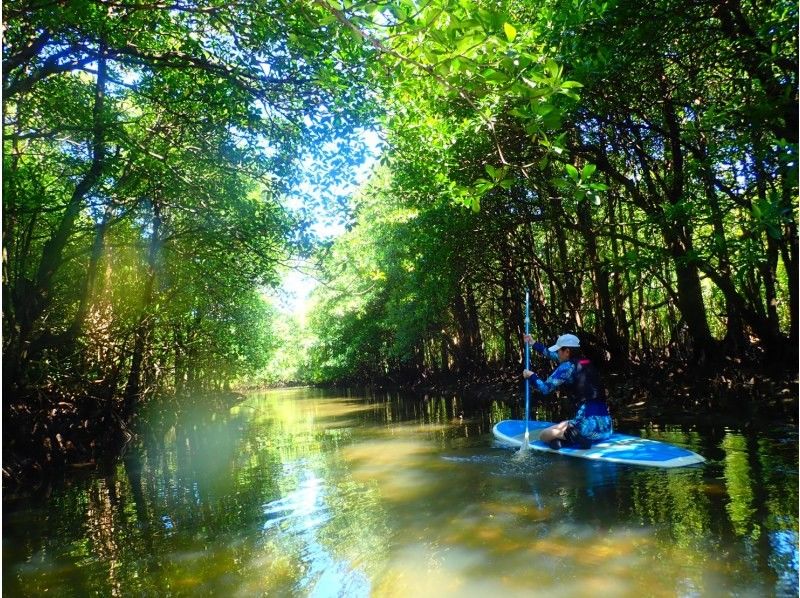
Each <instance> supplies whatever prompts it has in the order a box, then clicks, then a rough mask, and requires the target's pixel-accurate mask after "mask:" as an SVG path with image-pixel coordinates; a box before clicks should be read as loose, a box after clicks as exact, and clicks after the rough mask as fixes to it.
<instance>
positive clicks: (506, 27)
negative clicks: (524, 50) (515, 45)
mask: <svg viewBox="0 0 800 598" xmlns="http://www.w3.org/2000/svg"><path fill="white" fill-rule="evenodd" d="M503 31H505V32H506V37H507V38H508V41H510V42H513V41H514V38H515V37H517V30H516V29H515V28H514V26H513V25H512V24H511V23H503Z"/></svg>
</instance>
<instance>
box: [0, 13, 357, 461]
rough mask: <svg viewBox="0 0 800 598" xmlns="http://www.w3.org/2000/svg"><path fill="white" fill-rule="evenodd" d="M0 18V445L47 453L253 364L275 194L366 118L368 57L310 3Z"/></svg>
mask: <svg viewBox="0 0 800 598" xmlns="http://www.w3.org/2000/svg"><path fill="white" fill-rule="evenodd" d="M3 8H4V11H3V16H4V23H3V24H4V45H3V108H4V110H3V112H4V123H3V125H4V129H3V149H4V152H3V175H4V176H3V287H2V292H3V380H4V390H5V394H4V397H5V400H4V421H5V423H6V425H7V427H6V430H10V431H13V432H12V433H9V434H7V435H5V438H4V439H5V440H6V441H7V442H6V446H7V448H8V447H10V448H11V450H10V452H11V453H14V452H16V451H21V452H23V453H26V454H28V455H31V456H35V455H37V454H38V453H39V452H40V451H42V450H43V451H44V452H45V453H46V454H47V455H48V456H47V457H46V458H47V459H49V458H50V457H49V452H50V448H51V447H54V446H58V447H60V448H61V449H62V450H64V446H65V445H72V444H77V443H78V439H77V438H76V437H75V435H76V434H78V433H79V432H77V431H76V429H80V430H81V432H80V433H82V434H85V435H86V437H87V438H89V439H91V438H92V437H93V436H96V435H97V434H98V432H96V431H89V430H88V429H89V428H91V427H93V426H94V424H95V423H96V422H98V421H101V420H104V421H105V424H102V425H100V428H102V427H103V426H105V427H106V428H110V427H113V426H109V421H110V420H111V419H114V420H116V421H122V422H124V421H126V420H127V418H128V416H129V414H131V413H132V412H133V411H134V407H135V406H136V405H137V403H139V402H141V400H142V399H143V398H145V397H147V396H151V395H152V394H153V392H154V391H157V390H161V389H167V390H178V391H180V390H182V389H202V388H219V387H221V386H223V385H225V384H227V383H228V382H229V381H231V380H233V379H236V378H237V377H239V376H241V375H243V374H244V373H246V372H252V371H254V370H257V369H258V368H260V367H263V366H264V364H265V363H266V361H267V359H268V357H269V355H270V350H271V348H272V347H274V346H275V342H276V341H275V338H274V336H275V335H274V333H273V331H272V330H271V320H272V317H271V316H270V314H271V313H273V312H272V310H271V308H270V307H269V306H268V305H267V304H266V303H265V302H264V300H263V299H262V297H261V295H262V293H263V289H264V288H266V287H269V286H274V285H276V284H277V283H278V282H279V278H280V273H279V271H280V268H281V267H282V264H283V263H284V262H285V261H286V259H287V257H288V256H289V255H290V254H292V253H295V252H298V251H302V250H304V249H303V246H304V244H306V243H307V237H308V235H307V234H306V232H305V227H306V226H307V222H306V221H305V220H304V218H303V216H304V215H303V213H302V212H290V211H288V210H287V209H286V208H285V207H284V205H283V203H282V198H283V197H284V196H285V194H286V193H287V192H288V191H289V190H290V189H291V188H292V185H293V183H294V181H295V180H296V179H297V178H298V176H299V175H298V173H299V167H300V165H301V162H302V161H304V160H313V159H316V160H324V159H326V158H329V157H331V156H333V157H334V158H335V159H337V160H341V157H340V156H338V153H339V150H338V146H339V145H341V144H347V143H349V142H350V141H351V140H352V138H353V135H354V131H355V130H356V127H358V126H360V125H361V123H362V122H364V121H365V118H366V116H367V115H368V114H369V110H370V109H369V94H368V92H367V89H366V87H365V82H366V74H367V70H366V68H367V67H366V61H367V59H368V58H369V56H370V55H371V53H372V50H371V49H369V48H367V47H364V46H363V45H362V44H361V43H359V42H358V40H354V39H353V38H352V35H351V34H350V33H349V32H348V30H346V29H345V28H343V27H342V26H341V25H340V24H338V23H337V21H336V20H335V18H333V16H332V15H331V14H330V12H329V11H327V10H324V9H322V8H321V7H318V6H315V5H313V4H304V3H285V2H280V1H266V0H265V1H256V2H250V1H247V2H219V1H218V0H200V1H197V2H194V1H193V2H178V3H176V4H175V3H167V4H162V3H150V2H144V3H139V2H135V3H134V2H130V3H128V2H124V1H123V2H106V1H103V0H79V1H70V2H53V3H51V2H46V3H41V2H33V3H31V2H17V1H13V0H12V1H10V2H6V3H5V4H4V7H3ZM309 207H311V206H309ZM54 420H60V421H59V422H58V423H54ZM65 422H66V423H65ZM66 428H69V429H71V431H70V432H69V434H66ZM34 433H38V435H40V436H41V435H44V436H45V438H44V440H43V441H41V442H40V439H36V438H35V436H36V434H34ZM62 440H63V442H62ZM72 440H75V441H76V442H75V443H72ZM67 441H69V442H67ZM30 442H34V444H35V446H33V447H30V446H28V444H29V443H30ZM87 442H88V440H87ZM15 443H17V444H15ZM42 447H44V448H42Z"/></svg>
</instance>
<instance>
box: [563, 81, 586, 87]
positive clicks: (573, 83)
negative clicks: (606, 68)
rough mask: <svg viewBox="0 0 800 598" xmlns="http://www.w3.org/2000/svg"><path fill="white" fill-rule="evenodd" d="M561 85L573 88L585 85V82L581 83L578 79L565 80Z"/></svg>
mask: <svg viewBox="0 0 800 598" xmlns="http://www.w3.org/2000/svg"><path fill="white" fill-rule="evenodd" d="M561 87H562V88H564V89H573V88H575V87H583V83H580V82H578V81H564V82H563V83H562V84H561Z"/></svg>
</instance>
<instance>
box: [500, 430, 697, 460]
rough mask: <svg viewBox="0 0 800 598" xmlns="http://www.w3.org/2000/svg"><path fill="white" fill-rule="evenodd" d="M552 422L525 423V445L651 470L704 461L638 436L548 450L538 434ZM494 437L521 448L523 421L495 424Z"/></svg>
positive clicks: (690, 453) (523, 438)
mask: <svg viewBox="0 0 800 598" xmlns="http://www.w3.org/2000/svg"><path fill="white" fill-rule="evenodd" d="M552 425H553V424H552V422H542V421H529V422H528V446H529V447H530V448H532V449H534V450H537V451H545V452H549V453H557V454H559V455H567V456H569V457H581V458H583V459H596V460H598V461H611V462H612V463H626V464H628V465H647V466H650V467H683V466H684V465H695V464H696V463H703V462H704V461H705V459H704V458H703V457H701V456H700V455H698V454H697V453H693V452H692V451H690V450H687V449H684V448H681V447H679V446H675V445H673V444H668V443H666V442H659V441H658V440H648V439H647V438H639V437H637V436H628V435H626V434H616V433H615V434H613V435H612V436H611V437H610V438H609V439H608V440H603V441H601V442H596V443H594V444H592V447H591V448H589V449H586V450H583V449H579V448H572V447H564V448H562V449H560V450H557V451H556V450H553V449H551V448H550V447H549V446H548V445H547V444H546V443H544V442H542V441H540V440H539V432H541V431H542V430H543V429H544V428H547V427H550V426H552ZM492 432H493V433H494V436H495V438H497V439H498V440H499V441H500V442H503V443H505V444H509V445H512V446H522V443H523V442H524V441H525V422H524V421H523V420H519V419H507V420H504V421H501V422H499V423H497V424H495V426H494V428H493V429H492Z"/></svg>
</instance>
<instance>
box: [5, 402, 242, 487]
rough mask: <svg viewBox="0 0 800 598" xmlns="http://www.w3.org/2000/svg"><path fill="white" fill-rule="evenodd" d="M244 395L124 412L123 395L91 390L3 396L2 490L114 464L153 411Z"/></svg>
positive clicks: (220, 406) (218, 406) (212, 405)
mask: <svg viewBox="0 0 800 598" xmlns="http://www.w3.org/2000/svg"><path fill="white" fill-rule="evenodd" d="M189 398H191V403H189ZM243 399H244V395H243V394H241V393H238V392H232V391H220V392H215V393H210V392H198V393H196V394H192V395H162V396H160V397H158V398H151V399H149V400H148V401H146V402H145V403H143V404H141V405H139V407H138V408H137V409H136V410H135V411H134V413H133V414H132V415H131V416H130V417H125V416H124V415H123V413H124V411H123V408H122V401H121V400H119V401H118V400H113V399H108V398H106V397H98V396H92V395H91V394H89V393H85V394H82V395H79V396H74V395H73V396H70V395H66V394H64V393H56V394H53V393H51V394H48V393H45V392H36V393H31V394H29V395H26V396H24V397H20V398H17V399H16V400H14V399H13V398H5V397H4V404H3V466H2V471H3V489H4V490H5V489H7V488H16V489H18V488H25V487H30V488H36V487H38V486H39V485H41V484H43V483H45V482H46V481H47V480H48V479H49V478H50V477H52V476H55V475H69V472H70V471H83V470H87V469H94V468H102V467H108V466H110V465H113V463H115V462H116V460H117V459H118V458H119V457H120V455H121V454H123V453H124V451H125V450H126V448H127V447H128V445H129V444H131V443H133V442H136V440H137V439H138V437H139V433H138V428H139V425H140V422H141V420H143V419H148V417H150V415H151V412H155V413H157V414H158V415H159V416H163V414H164V412H172V413H174V414H176V415H177V414H178V413H179V412H180V411H181V410H182V409H185V408H187V406H202V407H203V408H204V409H215V410H227V409H230V407H232V406H233V405H235V404H237V403H238V402H241V401H242V400H243Z"/></svg>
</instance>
